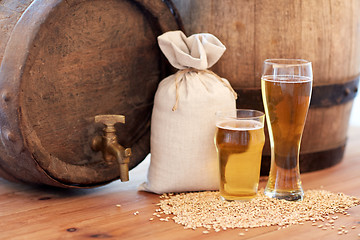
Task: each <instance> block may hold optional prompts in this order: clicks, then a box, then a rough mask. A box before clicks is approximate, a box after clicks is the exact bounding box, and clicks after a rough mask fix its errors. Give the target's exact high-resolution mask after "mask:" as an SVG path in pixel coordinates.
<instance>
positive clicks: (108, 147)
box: [91, 115, 131, 182]
mask: <svg viewBox="0 0 360 240" xmlns="http://www.w3.org/2000/svg"><path fill="white" fill-rule="evenodd" d="M95 122H96V123H99V122H100V123H103V124H105V126H106V127H105V128H104V129H103V133H104V134H103V135H102V136H96V137H94V138H93V139H92V142H91V149H92V150H94V151H95V152H98V151H101V152H102V154H103V157H104V159H105V161H107V162H109V163H112V162H113V160H114V159H115V160H117V162H118V163H119V166H120V180H121V181H122V182H125V181H129V162H130V156H131V148H124V147H123V146H121V145H120V144H119V143H118V141H117V137H116V134H115V132H116V129H115V127H114V125H115V124H116V123H125V116H122V115H98V116H95Z"/></svg>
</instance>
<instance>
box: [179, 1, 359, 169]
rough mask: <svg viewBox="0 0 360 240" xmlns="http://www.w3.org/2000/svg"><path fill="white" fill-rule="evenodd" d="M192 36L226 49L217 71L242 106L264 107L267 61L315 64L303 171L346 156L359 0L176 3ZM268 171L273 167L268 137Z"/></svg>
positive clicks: (265, 156)
mask: <svg viewBox="0 0 360 240" xmlns="http://www.w3.org/2000/svg"><path fill="white" fill-rule="evenodd" d="M173 2H174V4H175V6H176V7H177V9H178V11H179V13H180V16H181V18H182V21H183V23H184V28H185V30H186V32H187V34H188V35H190V34H193V33H199V32H210V33H212V34H214V35H216V36H217V37H218V38H219V39H220V40H221V41H222V42H223V43H224V44H225V46H226V47H227V49H228V50H227V51H226V52H225V54H224V55H223V57H222V58H221V59H220V61H219V62H218V63H217V64H216V65H215V66H214V67H213V70H214V71H215V72H216V73H218V74H219V75H220V76H222V77H225V78H227V79H228V80H229V81H230V82H231V84H232V86H233V87H234V88H235V90H236V91H237V92H238V94H239V96H238V97H239V98H238V102H237V107H238V108H252V109H258V110H263V106H262V99H261V90H260V78H261V73H262V64H263V61H264V60H265V59H267V58H302V59H307V60H309V61H311V62H312V63H313V74H314V88H313V95H312V100H311V105H310V109H309V113H308V117H307V122H306V125H305V130H304V134H303V139H302V145H301V155H300V169H301V171H302V172H307V171H313V170H318V169H323V168H326V167H330V166H332V165H334V164H336V163H338V162H340V161H341V159H342V156H343V153H344V149H345V144H346V135H347V129H348V122H349V116H350V112H351V108H352V102H353V98H354V97H355V95H356V93H357V90H358V81H359V74H360V28H359V26H360V14H359V13H360V1H339V0H336V1H310V0H299V1H290V0H275V1H274V0H271V1H270V0H261V1H247V0H226V1H215V0H210V1H209V0H173ZM262 164H263V165H262V174H263V175H267V174H268V171H269V166H270V147H269V141H268V140H267V144H266V146H265V149H264V153H263V162H262Z"/></svg>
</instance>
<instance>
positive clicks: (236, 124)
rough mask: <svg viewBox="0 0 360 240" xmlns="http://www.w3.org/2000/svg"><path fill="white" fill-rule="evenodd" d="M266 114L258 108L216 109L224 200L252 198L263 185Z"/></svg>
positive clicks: (217, 143)
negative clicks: (261, 176)
mask: <svg viewBox="0 0 360 240" xmlns="http://www.w3.org/2000/svg"><path fill="white" fill-rule="evenodd" d="M264 119H265V114H264V113H262V112H260V111H256V110H246V109H243V110H242V109H239V110H232V111H223V112H217V113H216V134H215V145H216V149H217V153H218V160H219V166H220V195H221V198H222V199H223V200H228V201H233V200H240V201H242V200H245V201H246V200H250V199H251V198H253V197H255V196H256V193H257V191H258V185H259V177H260V165H261V156H262V150H263V147H264V143H265V134H264V121H265V120H264Z"/></svg>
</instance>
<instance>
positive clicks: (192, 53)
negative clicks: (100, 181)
mask: <svg viewBox="0 0 360 240" xmlns="http://www.w3.org/2000/svg"><path fill="white" fill-rule="evenodd" d="M158 42H159V46H160V49H161V50H162V52H163V53H164V55H165V56H166V57H167V59H168V60H169V62H170V63H171V64H172V65H173V66H174V67H176V68H178V69H181V70H180V71H178V72H177V73H176V74H174V75H171V76H169V77H167V78H165V79H164V80H162V81H161V83H160V84H159V87H158V89H157V92H156V94H155V102H154V108H153V113H152V120H151V162H150V167H149V172H148V181H147V182H146V183H143V184H142V185H141V186H140V187H139V190H146V191H151V192H155V193H159V194H160V193H164V192H184V191H198V190H216V189H218V188H219V170H218V169H219V166H218V161H217V153H216V149H215V145H214V134H215V130H216V127H215V112H216V111H218V110H224V109H229V110H231V109H235V108H236V104H235V99H236V93H235V92H234V91H233V89H232V88H231V86H230V84H229V82H228V81H227V80H226V79H222V78H220V77H219V76H217V75H216V74H214V73H213V72H211V71H209V70H207V68H209V67H211V66H212V65H214V64H215V63H216V62H217V61H218V59H219V58H220V57H221V56H222V54H223V53H224V51H225V49H226V48H225V46H224V45H223V44H222V43H221V42H220V41H219V40H218V39H217V38H216V37H215V36H213V35H211V34H195V35H192V36H190V37H189V38H187V37H186V36H185V35H184V34H183V33H182V32H181V31H174V32H167V33H164V34H163V35H161V36H159V37H158Z"/></svg>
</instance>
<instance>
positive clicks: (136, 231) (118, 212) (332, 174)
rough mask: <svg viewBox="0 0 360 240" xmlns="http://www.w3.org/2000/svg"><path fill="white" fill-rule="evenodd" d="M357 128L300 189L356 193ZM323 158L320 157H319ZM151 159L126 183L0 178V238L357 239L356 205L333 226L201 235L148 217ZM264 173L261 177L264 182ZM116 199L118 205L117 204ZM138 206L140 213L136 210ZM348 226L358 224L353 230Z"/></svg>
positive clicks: (359, 218)
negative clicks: (77, 184)
mask: <svg viewBox="0 0 360 240" xmlns="http://www.w3.org/2000/svg"><path fill="white" fill-rule="evenodd" d="M359 146H360V127H352V128H351V129H350V131H349V142H348V145H347V148H346V152H345V158H344V160H343V161H342V162H341V163H340V164H338V165H336V166H334V167H331V168H328V169H326V170H321V171H317V172H312V173H306V174H302V176H301V177H302V181H303V187H304V189H305V190H306V189H320V188H323V189H326V190H329V191H333V192H343V193H345V194H348V195H352V196H356V197H360V148H359ZM319 161H321V159H319ZM148 164H149V159H147V160H145V161H144V162H142V163H141V164H140V165H139V166H138V167H136V168H135V169H133V170H132V171H131V172H130V182H128V183H121V182H113V183H111V184H109V185H107V186H103V187H100V188H96V189H56V188H38V187H30V186H26V185H20V184H15V183H10V182H7V181H5V180H0V239H134V240H135V239H157V240H161V239H164V240H165V239H166V240H168V239H270V240H271V239H285V238H286V239H359V237H358V234H359V233H360V206H357V207H354V208H351V209H350V210H349V211H348V212H349V213H350V214H351V215H350V216H344V215H339V219H338V220H337V221H336V222H335V226H336V228H335V230H336V229H337V228H338V227H340V226H342V225H344V226H346V228H347V229H348V230H349V233H348V234H343V235H341V236H339V235H337V231H335V230H332V229H329V230H321V229H319V228H317V227H314V226H311V222H307V223H305V224H304V225H296V226H291V227H288V228H285V229H281V230H277V227H267V228H257V229H250V230H249V231H248V232H247V233H246V235H245V236H239V235H238V233H240V232H244V231H243V230H240V229H230V230H226V231H221V232H218V233H216V232H210V233H209V234H203V232H202V231H203V230H204V229H196V230H185V229H183V227H182V226H180V225H177V224H175V223H174V222H172V221H170V222H161V221H159V220H158V219H156V218H155V220H154V221H149V219H150V218H151V217H153V216H152V214H153V212H154V211H155V209H156V204H157V203H158V202H159V200H160V199H159V196H158V195H156V194H151V193H147V192H138V191H137V190H136V188H137V186H138V185H139V184H140V183H142V182H143V181H145V180H146V172H147V168H148ZM265 182H266V178H262V180H261V184H260V185H261V186H262V187H263V186H264V184H265ZM117 204H120V205H121V207H116V205H117ZM136 211H138V212H139V214H138V215H134V212H136ZM351 226H356V227H357V228H356V229H354V230H351V229H350V228H351Z"/></svg>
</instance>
